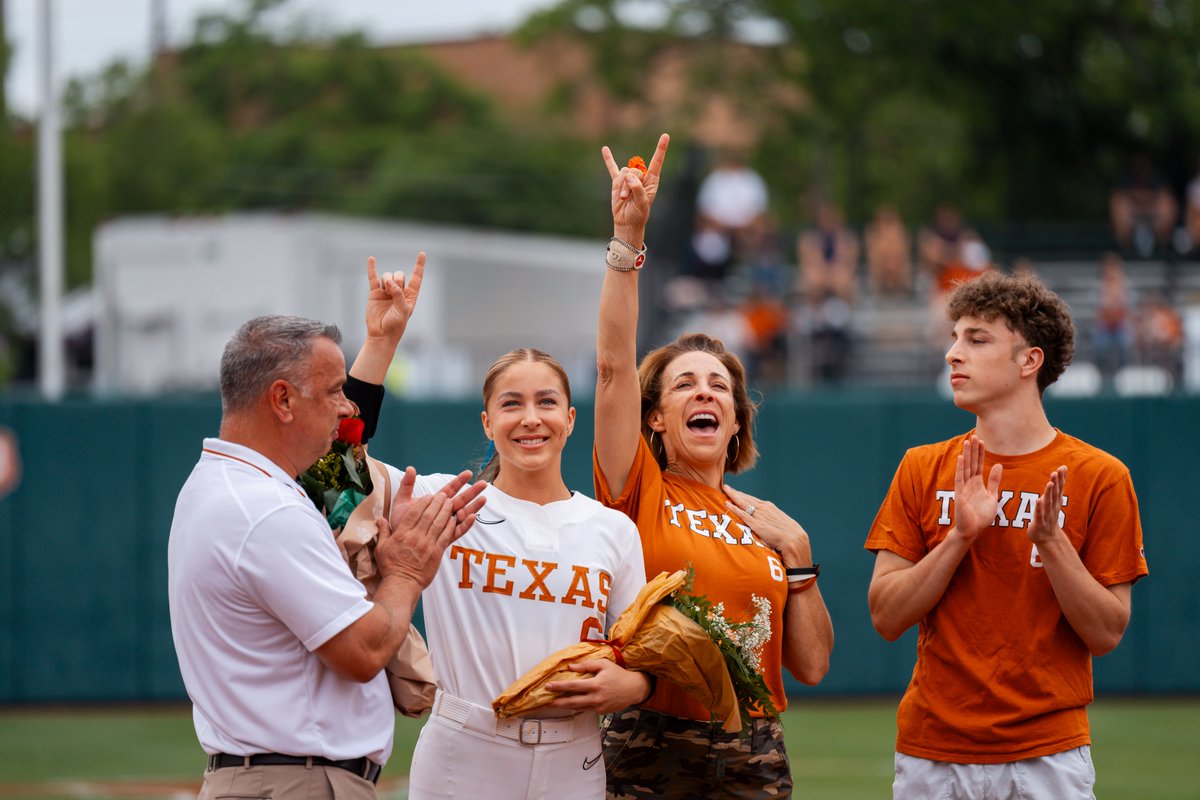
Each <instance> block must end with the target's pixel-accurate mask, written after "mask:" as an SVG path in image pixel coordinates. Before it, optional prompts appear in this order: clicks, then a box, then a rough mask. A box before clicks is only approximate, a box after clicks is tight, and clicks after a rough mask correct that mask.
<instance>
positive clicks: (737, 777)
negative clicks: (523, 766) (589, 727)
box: [604, 708, 792, 800]
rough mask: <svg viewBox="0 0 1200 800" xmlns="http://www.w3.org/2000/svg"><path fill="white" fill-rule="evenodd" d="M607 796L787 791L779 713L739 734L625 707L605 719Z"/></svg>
mask: <svg viewBox="0 0 1200 800" xmlns="http://www.w3.org/2000/svg"><path fill="white" fill-rule="evenodd" d="M604 764H605V768H606V769H607V771H608V794H607V796H608V798H609V800H643V798H646V799H647V800H648V799H649V798H655V799H656V800H658V799H661V798H666V799H667V800H724V799H725V798H729V799H730V800H732V799H733V798H737V799H738V800H764V798H772V799H774V798H787V797H791V796H792V770H791V765H790V764H789V762H788V756H787V750H786V749H785V748H784V745H783V726H782V725H780V724H779V719H778V718H773V719H756V720H754V727H753V729H752V730H751V731H750V732H749V734H748V735H747V736H746V738H745V739H743V738H741V737H740V736H739V734H736V733H725V732H724V731H723V730H721V726H720V723H717V722H698V721H696V720H690V719H683V718H681V717H674V716H671V715H670V714H660V713H658V712H657V711H649V710H646V709H643V708H627V709H625V710H624V711H619V712H617V713H616V714H613V715H611V716H609V717H607V718H606V719H605V722H604Z"/></svg>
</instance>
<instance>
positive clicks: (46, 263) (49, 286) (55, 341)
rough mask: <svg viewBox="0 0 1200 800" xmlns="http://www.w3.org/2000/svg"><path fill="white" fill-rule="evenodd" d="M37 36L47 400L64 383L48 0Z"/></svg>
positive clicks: (58, 153) (42, 377) (41, 370)
mask: <svg viewBox="0 0 1200 800" xmlns="http://www.w3.org/2000/svg"><path fill="white" fill-rule="evenodd" d="M38 5H39V6H40V7H41V8H40V12H41V13H40V14H39V18H38V19H39V25H38V38H39V39H40V40H41V41H40V44H41V58H40V59H39V64H38V78H39V84H40V88H41V97H42V109H41V115H40V117H39V118H38V150H37V154H38V169H37V187H36V189H37V198H38V203H37V204H38V278H39V286H40V291H39V301H40V309H39V310H40V314H39V323H38V324H39V334H40V337H39V339H40V340H39V344H38V388H39V390H40V391H41V394H42V397H44V398H45V399H47V400H58V399H59V398H61V397H62V395H63V391H64V390H65V388H66V376H65V367H66V364H65V361H66V359H65V354H64V343H63V324H62V291H63V241H62V231H63V171H62V131H61V129H60V124H59V116H58V100H59V98H58V82H57V80H56V79H55V74H54V0H42V2H40V3H39V4H38Z"/></svg>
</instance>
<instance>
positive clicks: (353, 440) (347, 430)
mask: <svg viewBox="0 0 1200 800" xmlns="http://www.w3.org/2000/svg"><path fill="white" fill-rule="evenodd" d="M363 427H364V424H363V421H362V420H361V419H360V418H358V417H347V418H346V419H344V420H342V421H341V422H340V423H338V435H337V438H338V441H339V442H346V443H347V444H362V435H363Z"/></svg>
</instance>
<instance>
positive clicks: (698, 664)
mask: <svg viewBox="0 0 1200 800" xmlns="http://www.w3.org/2000/svg"><path fill="white" fill-rule="evenodd" d="M684 577H685V573H684V572H683V571H682V570H681V571H679V572H675V573H672V574H668V573H666V572H663V573H660V574H659V575H658V576H657V577H655V578H654V579H653V580H651V581H650V582H649V583H647V584H646V585H645V587H643V588H642V591H641V592H639V593H638V596H637V598H636V599H635V600H634V601H633V603H632V604H630V606H629V608H627V609H625V611H623V612H622V613H621V616H619V617H618V618H617V621H616V622H615V623H613V627H612V631H611V632H610V634H609V636H610V641H612V642H614V643H618V647H620V650H621V656H622V658H623V659H624V665H625V667H626V669H631V670H638V671H641V672H650V673H653V674H654V675H657V676H658V677H660V678H666V679H667V680H669V681H672V682H674V683H676V684H678V686H679V687H680V688H681V689H683V690H684V691H686V692H687V693H688V694H690V695H691V696H692V697H694V698H696V700H698V701H699V702H701V703H703V704H704V706H705V708H707V709H708V710H709V713H711V714H712V716H713V719H716V720H720V721H721V725H722V727H723V728H724V729H725V730H726V731H728V732H730V733H733V732H736V731H739V730H741V728H742V721H741V714H740V712H739V710H738V704H737V696H736V695H735V694H734V690H733V682H732V681H731V680H730V678H729V670H728V669H727V668H726V666H725V657H724V656H722V655H721V651H720V649H719V648H718V647H717V646H716V644H714V643H713V640H712V639H710V638H709V636H708V634H707V633H705V632H704V629H703V628H701V627H700V626H699V625H697V624H696V623H695V622H693V621H692V620H690V619H688V618H687V617H685V616H684V615H683V614H681V613H680V612H679V611H677V610H676V609H674V608H672V607H670V606H667V605H663V604H662V602H661V601H662V600H663V599H664V598H665V597H667V595H669V594H671V593H672V592H674V591H675V590H677V589H679V588H680V587H681V586H683V581H684ZM619 643H624V644H619ZM602 658H603V659H608V660H609V661H617V657H616V653H615V648H614V647H613V645H612V644H608V643H603V642H577V643H576V644H573V645H571V646H570V647H566V648H564V649H562V650H559V651H558V652H557V653H554V654H553V655H551V656H549V657H547V658H545V659H543V660H542V661H541V663H539V664H538V665H537V666H535V667H534V668H533V669H531V670H529V672H527V673H525V675H523V676H522V677H521V678H520V679H519V680H517V681H516V682H515V683H513V684H512V685H511V686H509V687H508V688H507V689H505V690H504V692H503V693H502V694H501V695H500V696H499V697H497V698H496V699H495V700H493V701H492V709H493V710H494V711H495V712H496V716H497V717H500V718H504V717H513V716H522V715H525V714H528V713H529V712H530V711H533V710H534V709H536V708H540V707H541V706H544V705H545V704H547V703H549V702H551V701H552V700H554V699H555V698H556V697H558V696H559V694H558V692H551V691H549V690H548V689H546V684H547V683H550V682H552V681H569V680H587V679H589V678H590V677H591V674H590V673H580V672H572V671H571V670H570V669H568V665H570V664H577V663H579V662H582V661H592V660H595V659H602Z"/></svg>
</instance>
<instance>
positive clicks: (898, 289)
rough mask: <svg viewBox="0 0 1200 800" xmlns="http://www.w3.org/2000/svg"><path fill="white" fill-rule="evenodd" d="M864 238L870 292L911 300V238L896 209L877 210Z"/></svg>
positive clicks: (893, 207) (892, 207) (884, 208)
mask: <svg viewBox="0 0 1200 800" xmlns="http://www.w3.org/2000/svg"><path fill="white" fill-rule="evenodd" d="M863 238H864V240H865V244H866V250H867V279H868V283H869V285H870V287H871V292H872V293H873V294H875V295H878V296H880V297H888V296H892V297H908V296H909V295H910V294H911V293H912V238H911V237H910V236H909V235H908V228H906V227H905V226H904V220H903V219H902V218H901V217H900V212H898V211H897V210H896V208H895V206H891V205H882V206H880V207H879V208H878V209H876V211H875V217H874V219H872V220H871V223H870V224H869V225H867V229H866V231H865V232H864V236H863Z"/></svg>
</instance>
